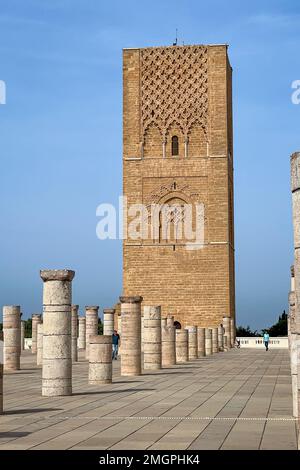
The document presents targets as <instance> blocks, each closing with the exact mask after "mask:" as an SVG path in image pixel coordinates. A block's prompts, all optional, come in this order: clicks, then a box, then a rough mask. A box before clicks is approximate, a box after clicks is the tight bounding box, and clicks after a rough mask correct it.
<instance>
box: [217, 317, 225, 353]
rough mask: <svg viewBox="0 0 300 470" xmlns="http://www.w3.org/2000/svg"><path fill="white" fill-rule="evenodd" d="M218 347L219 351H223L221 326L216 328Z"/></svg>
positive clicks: (222, 330)
mask: <svg viewBox="0 0 300 470" xmlns="http://www.w3.org/2000/svg"><path fill="white" fill-rule="evenodd" d="M218 346H219V351H224V328H223V325H222V324H221V325H219V326H218Z"/></svg>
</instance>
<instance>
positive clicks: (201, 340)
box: [197, 326, 205, 357]
mask: <svg viewBox="0 0 300 470" xmlns="http://www.w3.org/2000/svg"><path fill="white" fill-rule="evenodd" d="M197 330H198V331H197V334H198V357H204V356H205V328H202V327H201V326H198V327H197Z"/></svg>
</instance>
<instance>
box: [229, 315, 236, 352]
mask: <svg viewBox="0 0 300 470" xmlns="http://www.w3.org/2000/svg"><path fill="white" fill-rule="evenodd" d="M234 345H235V321H234V318H230V346H231V347H232V348H234Z"/></svg>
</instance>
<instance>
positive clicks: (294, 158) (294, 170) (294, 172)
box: [291, 152, 300, 192]
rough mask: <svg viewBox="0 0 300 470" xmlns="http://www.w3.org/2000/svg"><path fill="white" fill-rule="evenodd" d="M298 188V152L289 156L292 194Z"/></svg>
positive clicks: (299, 157)
mask: <svg viewBox="0 0 300 470" xmlns="http://www.w3.org/2000/svg"><path fill="white" fill-rule="evenodd" d="M299 188H300V152H294V153H293V154H292V155H291V189H292V192H293V191H296V190H297V189H299Z"/></svg>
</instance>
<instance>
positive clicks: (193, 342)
mask: <svg viewBox="0 0 300 470" xmlns="http://www.w3.org/2000/svg"><path fill="white" fill-rule="evenodd" d="M185 329H186V330H187V332H188V345H189V361H193V360H194V359H197V358H198V338H197V327H196V326H186V328H185Z"/></svg>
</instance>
